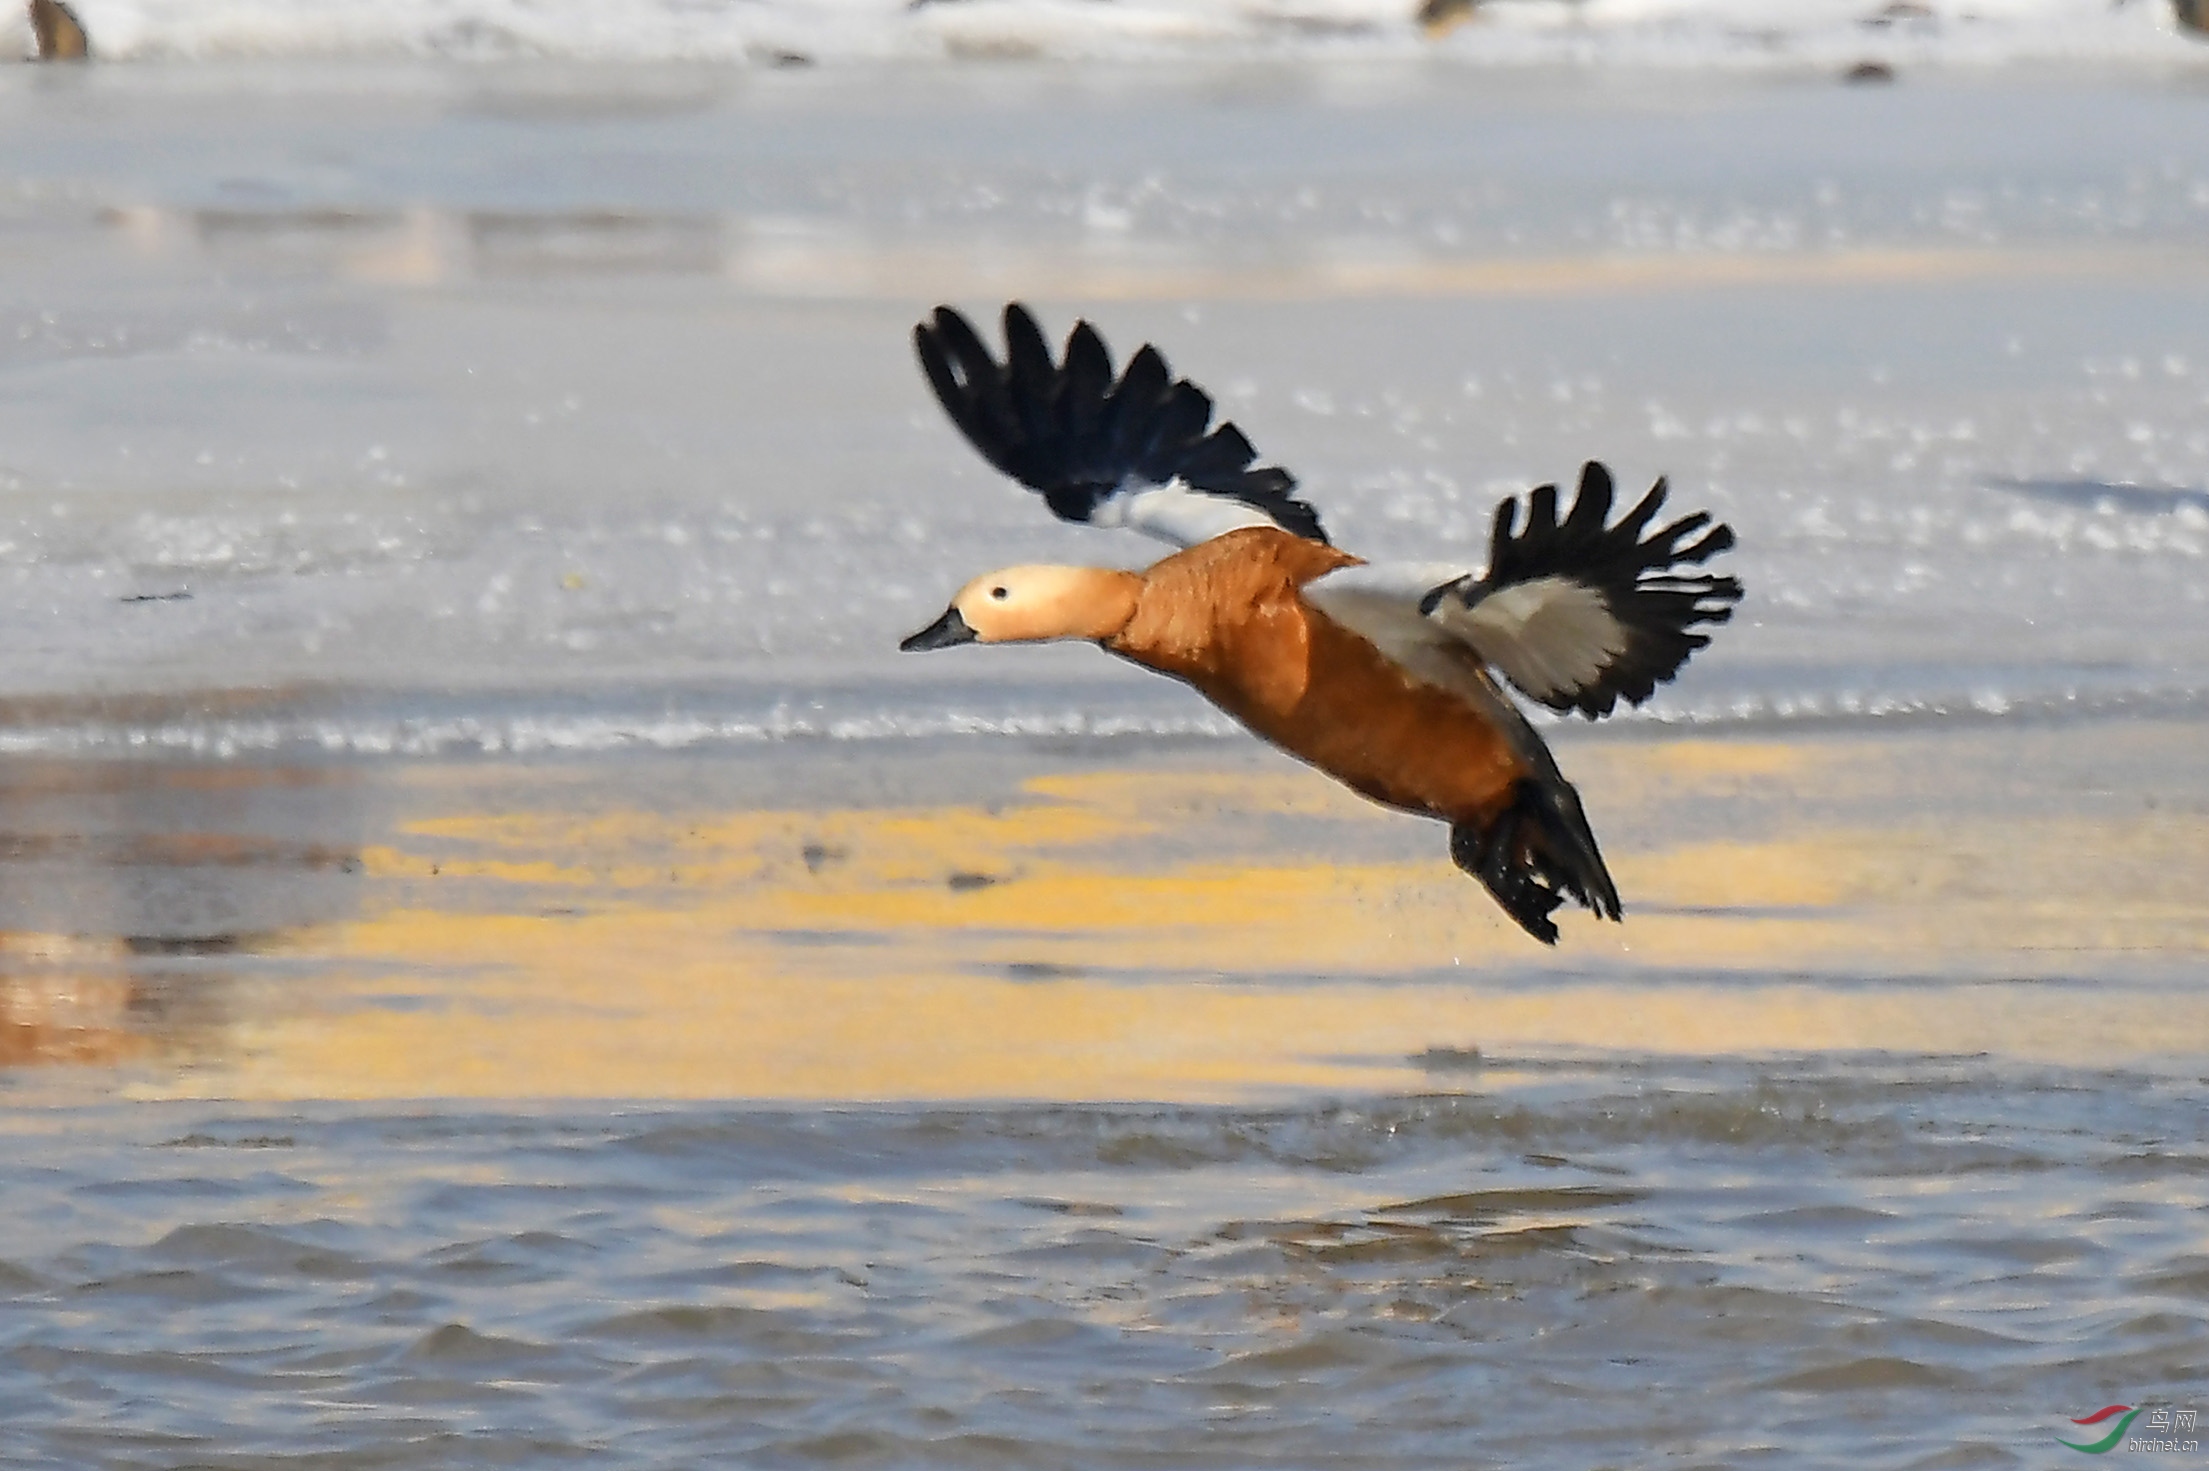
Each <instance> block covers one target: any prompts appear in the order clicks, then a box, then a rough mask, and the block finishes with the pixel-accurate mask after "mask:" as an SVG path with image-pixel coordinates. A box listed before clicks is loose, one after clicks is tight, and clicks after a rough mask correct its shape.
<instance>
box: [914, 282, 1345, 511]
mask: <svg viewBox="0 0 2209 1471" xmlns="http://www.w3.org/2000/svg"><path fill="white" fill-rule="evenodd" d="M913 347H914V349H915V350H916V351H917V352H918V353H919V354H920V365H921V369H922V371H923V372H925V373H927V375H928V383H929V386H930V387H932V388H934V389H935V390H936V397H937V399H938V400H939V401H941V402H942V404H943V407H944V412H946V413H948V414H949V415H950V416H951V422H952V423H954V424H956V425H958V426H959V431H960V432H961V433H962V434H964V435H965V436H966V437H967V441H968V443H970V444H972V445H973V446H974V447H975V448H976V449H978V450H980V451H981V452H982V457H983V458H984V459H986V460H988V461H989V462H990V463H991V464H992V465H995V466H996V467H997V468H998V469H1000V470H1002V471H1004V472H1005V473H1006V474H1007V475H1010V476H1011V477H1012V478H1013V479H1015V480H1017V481H1019V482H1020V483H1021V484H1022V485H1025V486H1027V487H1028V488H1029V489H1031V490H1038V491H1041V492H1042V493H1043V499H1044V501H1045V503H1047V504H1048V505H1049V506H1050V508H1051V510H1052V511H1053V512H1055V513H1056V514H1057V515H1058V516H1059V517H1060V518H1061V519H1063V520H1067V521H1083V522H1087V523H1088V524H1090V525H1092V526H1125V527H1127V528H1129V529H1131V530H1134V531H1141V532H1144V533H1145V534H1147V535H1150V536H1155V537H1157V538H1158V539H1160V540H1161V541H1166V542H1171V543H1172V544H1173V545H1175V546H1194V545H1195V544H1196V543H1198V542H1200V541H1209V540H1210V539H1211V538H1213V537H1215V536H1218V535H1220V534H1222V533H1224V532H1228V531H1234V530H1237V529H1239V528H1241V527H1245V526H1278V527H1280V528H1281V529H1282V530H1284V531H1287V532H1291V533H1293V534H1294V535H1297V536H1303V537H1309V538H1310V539H1311V540H1313V541H1320V542H1324V541H1326V539H1327V535H1326V533H1325V532H1324V531H1322V530H1321V529H1320V525H1319V514H1318V512H1316V511H1314V510H1313V509H1312V508H1311V507H1310V506H1308V505H1306V504H1305V503H1304V502H1302V501H1300V500H1298V499H1297V498H1296V497H1295V495H1294V494H1293V492H1294V491H1295V489H1296V480H1295V478H1294V477H1293V476H1291V475H1290V474H1289V472H1288V471H1286V470H1283V469H1280V468H1279V467H1277V466H1273V465H1254V464H1252V461H1254V460H1255V459H1257V457H1258V452H1257V451H1256V450H1255V449H1253V448H1252V447H1251V444H1250V441H1249V440H1248V439H1246V438H1245V437H1244V436H1243V432H1242V431H1241V430H1240V429H1237V428H1236V427H1235V426H1234V425H1233V424H1224V423H1223V424H1220V425H1218V426H1217V427H1214V426H1213V424H1212V399H1211V396H1210V395H1208V394H1207V393H1205V392H1204V390H1203V389H1201V388H1199V387H1197V386H1196V385H1195V384H1194V383H1191V382H1190V381H1189V380H1187V379H1186V378H1182V379H1176V378H1175V377H1174V376H1173V374H1172V371H1171V370H1170V369H1169V368H1167V366H1166V359H1165V358H1164V357H1163V356H1162V355H1161V354H1160V353H1159V351H1158V349H1157V348H1155V347H1151V346H1149V345H1148V344H1145V345H1144V346H1143V347H1140V348H1138V349H1137V350H1136V353H1135V356H1133V357H1131V358H1129V359H1128V364H1127V368H1126V370H1125V371H1123V372H1122V373H1120V374H1119V375H1118V377H1115V376H1114V375H1113V371H1112V354H1111V352H1110V351H1109V350H1107V349H1106V347H1105V344H1104V339H1103V338H1102V337H1100V336H1098V335H1097V330H1096V329H1095V328H1094V327H1092V326H1090V325H1089V324H1088V323H1087V322H1076V323H1075V324H1074V330H1073V332H1072V334H1071V335H1069V336H1068V337H1067V339H1066V355H1065V358H1064V360H1063V361H1055V360H1054V359H1053V358H1052V356H1051V348H1050V344H1049V343H1048V342H1046V341H1045V340H1044V337H1043V332H1042V329H1041V328H1039V327H1038V326H1037V325H1036V320H1035V318H1034V316H1032V315H1031V314H1030V313H1029V311H1028V309H1027V308H1026V307H1024V306H1022V305H1020V303H1018V302H1013V303H1012V304H1010V305H1008V306H1007V307H1006V308H1005V360H1004V361H1003V362H999V361H998V360H997V358H996V357H995V356H994V355H993V354H992V353H991V351H990V349H989V346H988V345H987V344H986V343H984V342H983V341H982V339H981V336H980V335H979V334H978V333H976V332H975V330H974V328H973V326H972V324H970V323H969V322H968V321H967V319H966V318H965V317H963V316H961V315H960V314H959V313H958V312H956V311H954V310H952V309H951V308H950V307H947V306H940V307H937V308H936V311H935V314H934V316H933V317H932V318H930V320H928V321H925V322H922V323H920V324H919V325H918V326H916V327H915V328H914V329H913Z"/></svg>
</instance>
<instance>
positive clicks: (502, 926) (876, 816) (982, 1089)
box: [159, 742, 2209, 1100]
mask: <svg viewBox="0 0 2209 1471" xmlns="http://www.w3.org/2000/svg"><path fill="white" fill-rule="evenodd" d="M1837 750H1838V751H1839V752H1840V753H1841V757H1842V758H1845V757H1847V755H1848V749H1847V748H1846V747H1845V746H1839V745H1836V746H1834V747H1827V748H1820V749H1815V750H1813V749H1808V748H1796V747H1789V746H1755V745H1747V744H1737V743H1726V742H1683V743H1678V744H1675V745H1668V746H1658V747H1650V746H1645V745H1632V744H1621V745H1617V746H1611V747H1590V748H1586V749H1583V750H1579V751H1576V752H1574V753H1573V754H1574V758H1575V760H1574V765H1575V768H1576V772H1577V773H1578V774H1580V776H1581V779H1582V782H1583V785H1584V786H1585V787H1586V788H1587V789H1588V790H1590V791H1591V792H1594V791H1598V790H1600V791H1602V792H1603V793H1604V795H1605V802H1604V803H1603V804H1602V805H1603V806H1605V807H1607V808H1609V809H1610V810H1611V811H1612V812H1613V814H1614V815H1615V816H1616V818H1617V826H1616V828H1615V829H1614V830H1607V831H1606V834H1605V836H1606V839H1607V840H1608V841H1609V842H1610V844H1611V859H1612V866H1613V869H1614V871H1615V873H1616V875H1617V877H1618V880H1619V884H1620V887H1621V889H1622V890H1623V891H1624V892H1625V893H1626V894H1627V895H1628V899H1629V922H1628V923H1627V924H1626V925H1624V926H1609V925H1599V924H1596V923H1594V922H1592V921H1587V920H1585V919H1580V920H1576V921H1568V924H1567V929H1566V935H1565V941H1564V944H1563V946H1562V947H1560V948H1559V949H1558V950H1556V951H1554V952H1552V951H1545V950H1543V949H1542V948H1541V947H1539V946H1537V945H1535V944H1533V943H1532V942H1531V941H1529V940H1527V939H1526V938H1525V937H1524V936H1522V935H1520V934H1519V933H1518V932H1517V931H1516V930H1515V929H1513V928H1512V927H1511V926H1510V925H1509V924H1508V923H1507V922H1505V921H1504V920H1503V919H1502V918H1501V916H1500V915H1498V914H1497V913H1496V911H1495V910H1494V907H1493V906H1492V905H1491V904H1490V903H1489V902H1488V900H1487V899H1486V897H1485V895H1483V894H1482V893H1481V892H1480V890H1479V889H1478V887H1477V886H1476V885H1474V884H1473V883H1472V882H1471V881H1470V880H1468V879H1466V878H1464V877H1462V876H1461V875H1459V874H1457V873H1456V872H1455V871H1454V870H1452V869H1451V868H1450V866H1449V864H1448V862H1447V859H1446V858H1445V856H1444V854H1443V851H1442V848H1443V844H1442V836H1441V831H1440V829H1439V828H1433V827H1429V826H1426V825H1422V824H1417V823H1413V822H1411V821H1410V820H1408V819H1403V818H1400V817H1392V816H1389V815H1386V814H1382V813H1379V812H1376V811H1374V810H1372V809H1370V808H1367V807H1365V806H1364V805H1363V804H1361V803H1359V802H1357V801H1356V799H1354V798H1351V797H1348V796H1347V795H1344V794H1341V793H1339V792H1337V791H1336V790H1335V789H1334V788H1332V787H1331V786H1330V785H1328V784H1327V783H1326V782H1324V781H1323V780H1321V779H1320V778H1318V777H1316V776H1311V775H1309V774H1306V773H1302V772H1297V771H1287V770H1278V769H1268V770H1264V771H1259V770H1231V771H1192V772H1178V773H1175V772H1169V773H1159V772H1141V771H1106V772H1095V773H1089V774H1084V775H1079V776H1058V777H1051V778H1039V779H1035V780H1031V781H1029V782H1027V783H1025V784H1024V785H1023V786H1022V787H1021V788H1019V790H1018V791H1017V792H1015V793H1011V794H1009V797H1008V800H1006V801H1004V802H1002V803H1000V804H997V805H996V806H994V807H992V808H984V807H980V806H967V805H946V806H936V807H908V808H893V809H878V810H850V811H815V810H780V811H778V810H734V811H719V812H695V813H683V814H680V815H669V814H666V813H661V812H654V811H649V810H644V809H641V808H631V809H619V810H611V811H608V810H605V809H603V808H593V809H592V810H590V811H588V812H568V811H561V810H539V811H532V812H526V813H519V814H510V813H481V812H466V811H457V812H447V813H443V814H440V815H438V816H435V817H432V818H428V819H424V820H420V821H416V822H412V823H409V824H406V825H404V826H403V827H402V828H401V829H400V830H399V832H398V833H397V835H396V836H395V838H394V839H393V840H392V841H390V842H387V843H385V844H383V845H380V846H371V847H369V848H368V849H366V850H365V852H364V854H363V863H364V865H365V867H366V871H367V882H369V883H371V884H372V885H375V886H377V888H378V891H380V892H388V893H389V894H391V895H393V896H395V897H394V898H393V899H392V900H391V901H390V902H389V903H388V904H387V905H385V906H383V907H380V908H379V907H378V906H376V905H374V904H371V905H370V906H369V907H368V909H367V910H366V911H365V916H366V917H363V918H360V919H357V920H354V921H350V922H344V923H339V924H335V925H331V926H327V927H317V928H315V929H312V930H307V931H302V932H300V933H299V934H298V935H297V936H296V938H295V939H294V940H293V941H292V942H291V944H292V945H293V946H294V947H295V948H296V949H297V950H298V951H299V952H300V953H301V954H303V955H309V956H313V957H319V958H322V959H323V960H325V961H326V962H327V963H328V965H329V968H330V970H331V971H332V972H333V973H334V974H335V975H336V976H337V977H339V978H340V979H341V980H342V981H343V982H344V983H345V984H344V986H343V987H342V988H341V993H340V995H339V997H338V998H337V999H336V1000H334V1001H332V1002H331V1003H330V1004H329V1005H327V1006H325V1007H324V1008H322V1009H319V1010H316V1011H310V1012H294V1013H293V1014H290V1015H280V1016H271V1017H265V1018H263V1019H261V1020H258V1021H247V1020H240V1021H239V1022H238V1023H237V1025H236V1027H235V1029H234V1038H233V1040H234V1044H235V1045H234V1049H233V1053H232V1060H231V1061H230V1062H229V1063H227V1064H226V1065H224V1066H221V1067H219V1068H213V1069H205V1070H201V1071H198V1072H195V1073H193V1074H190V1075H187V1076H183V1077H179V1078H176V1079H173V1080H171V1081H169V1082H167V1083H164V1084H161V1085H160V1086H159V1091H164V1092H168V1091H186V1092H194V1093H199V1092H213V1093H221V1094H229V1095H237V1096H250V1097H264V1098H292V1097H314V1096H323V1097H349V1098H384V1097H392V1098H397V1097H413V1096H482V1097H509V1098H511V1097H534V1096H546V1097H552V1096H585V1097H619V1098H708V1097H732V1098H763V1099H773V1098H782V1099H807V1100H818V1099H852V1100H858V1099H929V1098H934V1099H941V1098H989V1097H1047V1098H1061V1099H1101V1098H1174V1099H1210V1098H1223V1097H1229V1096H1238V1095H1247V1094H1250V1093H1252V1092H1261V1091H1267V1090H1272V1089H1281V1088H1311V1087H1325V1088H1364V1087H1417V1086H1420V1079H1421V1075H1420V1074H1419V1072H1418V1071H1417V1070H1416V1068H1415V1067H1414V1066H1413V1065H1412V1064H1411V1063H1410V1062H1409V1061H1408V1059H1410V1058H1411V1057H1413V1056H1415V1055H1416V1054H1418V1053H1421V1052H1423V1051H1426V1050H1427V1049H1430V1048H1434V1047H1451V1048H1468V1047H1471V1048H1479V1049H1481V1050H1483V1051H1485V1052H1490V1053H1494V1052H1496V1051H1499V1050H1501V1051H1515V1050H1523V1049H1530V1048H1532V1049H1555V1048H1569V1049H1585V1048H1595V1049H1602V1048H1627V1049H1635V1050H1657V1051H1677V1052H1686V1053H1698V1054H1708V1053H1744V1052H1748V1053H1754V1052H1784V1051H1798V1050H1827V1049H1836V1048H1843V1049H1846V1048H1896V1049H1902V1050H1907V1051H1913V1052H1920V1051H1932V1052H1959V1053H1979V1052H1993V1053H2002V1054H2009V1055H2014V1056H2020V1057H2031V1058H2043V1059H2049V1060H2060V1061H2074V1062H2075V1061H2085V1060H2091V1061H2095V1062H2102V1063H2107V1062H2116V1061H2121V1060H2124V1059H2126V1058H2136V1057H2140V1056H2144V1055H2148V1054H2156V1053H2174V1052H2175V1053H2185V1052H2197V1053H2198V1052H2200V1051H2203V1050H2205V1049H2209V999H2203V998H2202V997H2200V996H2198V995H2197V994H2195V993H2193V992H2191V991H2163V990H2158V989H2155V988H2154V986H2153V985H2152V984H2151V983H2149V982H2147V981H2141V982H2127V981H2114V982H2110V983H2108V984H2106V985H2104V986H2102V987H2100V988H2084V987H2079V986H2064V985H2032V984H2016V983H2014V982H2015V981H2017V980H2018V979H2020V978H2031V977H2036V976H2043V977H2049V978H2061V977H2064V976H2066V975H2070V974H2073V973H2076V972H2078V971H2080V970H2083V971H2084V972H2085V973H2088V974H2098V973H2104V972H2105V971H2107V969H2108V967H2109V966H2110V965H2111V964H2112V963H2114V962H2115V961H2119V960H2122V959H2123V958H2124V957H2125V955H2127V954H2140V953H2144V954H2149V955H2156V956H2161V957H2164V958H2166V959H2185V958H2196V959H2198V958H2199V957H2200V956H2202V955H2203V954H2204V953H2209V911H2205V908H2204V906H2202V905H2201V904H2200V903H2199V902H2198V898H2197V896H2198V894H2199V893H2200V892H2201V889H2202V881H2203V879H2204V878H2205V877H2209V830H2205V828H2204V825H2203V824H2200V823H2199V822H2184V821H2180V820H2177V818H2176V817H2175V816H2174V817H2172V818H2168V819H2165V818H2159V817H2158V816H2157V815H2156V814H2154V813H2152V812H2142V813H2138V814H2135V815H2132V816H2129V817H2121V818H2109V819H2092V820H2090V819H2085V818H2076V817H2061V818H2014V819H2011V818H2003V817H1999V816H1993V817H1989V816H1980V817H1978V818H1975V819H1972V820H1969V821H1966V820H1962V819H1961V818H1959V817H1958V816H1957V815H1956V814H1953V813H1951V814H1948V815H1946V816H1942V817H1939V818H1938V819H1937V820H1936V818H1935V817H1933V816H1931V815H1925V814H1920V813H1918V812H1917V811H1915V810H1913V809H1912V808H1910V807H1909V806H1907V805H1905V806H1903V807H1901V808H1890V809H1888V819H1889V820H1887V821H1886V822H1884V823H1883V824H1879V825H1857V826H1849V827H1832V828H1823V827H1816V826H1811V827H1809V828H1808V830H1807V831H1802V830H1798V831H1796V832H1793V833H1791V834H1788V835H1785V836H1769V837H1760V836H1755V835H1748V836H1741V837H1732V836H1728V837H1723V838H1709V837H1703V838H1697V839H1693V840H1681V841H1668V834H1669V832H1670V829H1671V823H1670V822H1669V820H1668V819H1667V818H1666V816H1665V814H1667V813H1671V812H1676V811H1679V810H1684V808H1683V804H1689V803H1692V802H1694V801H1696V800H1698V799H1699V798H1703V797H1710V796H1713V795H1714V794H1724V793H1728V792H1735V791H1739V790H1741V789H1742V788H1743V787H1744V785H1746V786H1747V787H1748V788H1749V789H1751V790H1758V789H1761V790H1763V791H1765V792H1767V793H1770V792H1778V791H1782V790H1785V789H1790V788H1792V789H1795V790H1801V789H1803V788H1804V786H1805V785H1806V784H1820V783H1822V784H1827V785H1831V784H1833V783H1835V782H1841V781H1845V780H1847V779H1848V773H1847V761H1846V759H1840V758H1837V757H1836V755H1835V752H1836V751H1837ZM1338 854H1341V855H1348V856H1341V857H1337V856H1336V855H1338ZM1360 854H1362V855H1363V856H1356V855H1360ZM1913 975H1923V976H1927V977H1931V978H1932V979H1928V980H1926V981H1924V982H1922V983H1914V982H1910V981H1908V980H1906V979H1895V978H1906V977H1910V976H1913ZM1798 977H1799V979H1798ZM1865 977H1871V978H1888V979H1884V980H1865V979H1863V978H1865ZM1775 978H1778V979H1775ZM2135 986H2138V987H2140V988H2142V989H2138V990H2134V989H2131V988H2133V987H2135Z"/></svg>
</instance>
